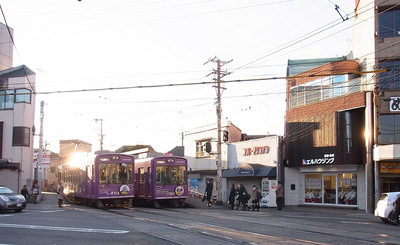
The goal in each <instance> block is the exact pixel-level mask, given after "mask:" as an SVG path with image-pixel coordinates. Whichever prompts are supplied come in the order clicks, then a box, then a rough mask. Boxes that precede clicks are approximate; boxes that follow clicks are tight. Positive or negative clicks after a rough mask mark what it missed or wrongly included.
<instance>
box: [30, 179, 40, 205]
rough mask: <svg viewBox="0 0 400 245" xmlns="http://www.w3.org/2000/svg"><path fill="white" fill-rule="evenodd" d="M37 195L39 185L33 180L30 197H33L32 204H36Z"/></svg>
mask: <svg viewBox="0 0 400 245" xmlns="http://www.w3.org/2000/svg"><path fill="white" fill-rule="evenodd" d="M39 193H40V190H39V183H38V181H37V180H34V181H33V184H32V196H33V203H34V204H37V197H38V195H39Z"/></svg>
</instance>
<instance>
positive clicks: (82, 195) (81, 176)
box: [58, 153, 134, 208]
mask: <svg viewBox="0 0 400 245" xmlns="http://www.w3.org/2000/svg"><path fill="white" fill-rule="evenodd" d="M73 159H74V158H73V157H72V158H71V160H72V161H71V160H70V162H69V163H65V164H62V165H60V166H59V167H58V179H59V182H60V183H63V184H64V195H65V196H66V197H67V198H68V199H69V200H71V201H74V202H79V203H82V204H85V205H88V206H95V207H97V208H102V207H104V206H105V205H107V206H122V205H123V204H125V203H128V204H129V205H130V204H131V203H132V198H133V197H134V178H133V170H134V157H133V156H130V155H124V154H118V153H107V154H101V155H97V156H96V157H95V158H94V161H93V158H92V159H91V160H89V161H88V160H86V161H82V160H81V159H75V160H73Z"/></svg>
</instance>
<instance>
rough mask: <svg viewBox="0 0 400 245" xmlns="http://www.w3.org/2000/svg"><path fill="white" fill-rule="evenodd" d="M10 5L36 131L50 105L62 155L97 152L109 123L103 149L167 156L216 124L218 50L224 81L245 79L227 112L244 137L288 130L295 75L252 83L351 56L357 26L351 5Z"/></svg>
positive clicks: (284, 1)
mask: <svg viewBox="0 0 400 245" xmlns="http://www.w3.org/2000/svg"><path fill="white" fill-rule="evenodd" d="M0 4H1V7H2V10H3V14H4V16H5V18H6V21H7V24H8V26H9V27H11V28H12V29H13V30H14V43H15V46H14V66H18V65H21V64H24V65H26V66H28V67H29V68H30V69H31V70H32V71H34V72H35V73H36V92H37V97H36V104H37V109H36V119H35V121H36V128H37V129H39V125H40V117H39V115H40V113H39V112H40V106H39V105H40V101H44V102H45V106H44V120H43V122H44V123H43V129H44V131H43V134H44V141H45V142H46V144H47V149H49V150H52V151H54V152H59V140H66V139H80V140H83V141H86V142H88V143H91V144H93V150H94V151H96V150H99V149H100V134H101V133H100V132H101V129H102V133H103V135H104V138H103V149H105V150H112V151H113V150H116V149H117V148H119V147H121V146H123V145H136V144H146V145H151V146H152V147H153V148H154V149H155V150H156V151H159V152H167V151H169V150H171V149H172V148H174V147H175V146H179V145H181V139H182V138H181V135H182V133H183V134H185V133H187V132H189V131H191V130H193V129H195V128H196V127H200V126H204V125H215V126H216V124H217V116H216V109H215V98H216V90H215V88H214V87H213V86H214V84H212V83H209V82H212V81H215V80H214V79H215V76H214V75H213V71H215V69H216V67H217V64H216V63H215V62H212V61H210V60H211V59H212V58H214V57H216V59H219V60H221V61H226V63H225V64H224V65H223V66H222V71H224V72H226V73H227V74H228V75H226V76H225V77H223V78H222V80H224V81H238V80H246V81H242V82H229V83H224V84H223V86H224V88H225V89H223V94H222V119H223V120H229V121H231V122H232V123H233V124H234V125H236V126H237V127H238V128H240V129H241V130H242V132H243V133H246V134H250V135H251V134H256V135H261V134H278V135H283V134H284V116H285V108H286V106H285V83H286V80H285V79H267V80H258V81H247V80H251V79H260V78H273V77H285V76H286V66H287V62H288V60H289V59H309V58H323V57H340V56H344V55H346V54H347V50H348V46H349V43H350V40H351V37H352V28H351V26H352V24H353V21H354V19H353V18H352V17H353V10H354V1H352V0H268V1H266V0H251V1H243V0H112V1H111V0H82V1H77V0H37V1H32V0H2V1H1V3H0ZM336 5H337V6H339V12H340V14H341V15H342V16H343V17H344V18H345V19H346V17H347V16H348V17H349V19H348V20H346V21H343V19H342V17H341V16H340V15H339V13H338V12H337V10H336V9H335V6H336ZM0 21H1V22H2V23H5V20H4V18H2V19H1V20H0ZM208 61H209V62H208ZM202 83H204V84H202ZM193 84H195V85H193ZM166 85H168V86H166ZM96 119H97V120H96ZM99 119H101V120H99ZM101 122H102V127H101ZM38 141H39V138H38V137H35V146H36V147H38Z"/></svg>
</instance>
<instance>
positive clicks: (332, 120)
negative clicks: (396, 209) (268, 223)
mask: <svg viewBox="0 0 400 245" xmlns="http://www.w3.org/2000/svg"><path fill="white" fill-rule="evenodd" d="M358 72H359V65H358V63H357V62H355V61H349V60H346V58H345V57H339V58H326V59H310V60H306V59H303V60H289V62H288V74H287V76H288V77H290V78H288V79H287V108H286V119H285V134H286V139H285V140H286V142H285V178H284V180H285V181H284V184H285V199H286V201H285V203H286V204H287V205H299V204H302V205H303V204H308V205H330V206H332V205H333V206H352V207H358V208H361V209H365V208H366V201H365V195H364V193H365V175H366V174H365V139H364V129H365V110H366V109H365V108H366V102H365V101H366V99H365V96H366V95H365V92H364V85H363V83H362V80H361V77H360V76H359V75H357V74H358Z"/></svg>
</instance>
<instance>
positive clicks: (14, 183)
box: [0, 23, 36, 192]
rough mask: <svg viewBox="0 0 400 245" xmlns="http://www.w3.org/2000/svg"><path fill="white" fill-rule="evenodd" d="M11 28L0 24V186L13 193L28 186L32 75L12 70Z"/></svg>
mask: <svg viewBox="0 0 400 245" xmlns="http://www.w3.org/2000/svg"><path fill="white" fill-rule="evenodd" d="M10 33H11V34H13V30H12V29H8V28H7V27H6V26H5V25H3V24H1V23H0V185H5V186H8V187H10V188H11V189H13V190H14V191H16V192H19V190H20V189H21V188H22V186H23V185H25V184H27V185H29V186H30V185H31V183H32V178H33V140H34V139H33V138H34V134H35V127H34V118H35V97H36V96H35V94H34V92H35V86H36V81H35V79H36V75H35V73H34V72H33V71H31V70H30V69H29V68H28V67H26V66H24V65H21V66H18V67H12V60H13V51H12V48H13V42H12V38H11V37H10Z"/></svg>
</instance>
